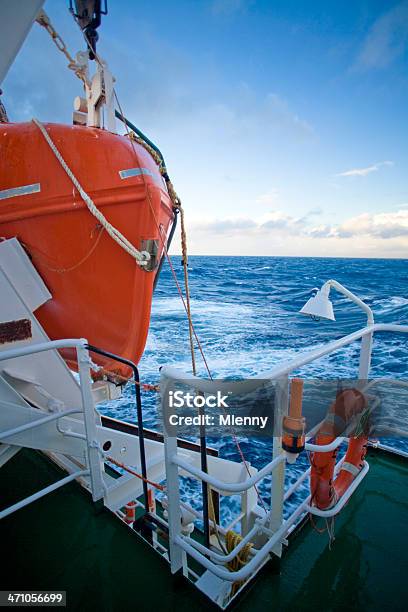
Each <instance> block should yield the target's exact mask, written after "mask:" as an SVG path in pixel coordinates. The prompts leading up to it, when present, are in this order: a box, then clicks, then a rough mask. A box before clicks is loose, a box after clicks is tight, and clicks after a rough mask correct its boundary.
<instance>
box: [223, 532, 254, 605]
mask: <svg viewBox="0 0 408 612" xmlns="http://www.w3.org/2000/svg"><path fill="white" fill-rule="evenodd" d="M241 540H242V537H241V536H240V535H239V534H238V533H236V532H235V531H232V530H230V531H227V533H226V535H225V544H226V546H227V551H228V552H229V553H230V552H231V551H232V550H233V549H234V548H235V547H236V546H237V545H238V544H239V543H240V542H241ZM252 546H253V544H252V542H248V543H247V544H245V546H244V547H243V549H242V550H241V551H240V552H239V553H237V555H236V556H235V557H234V558H233V559H231V561H229V562H228V563H227V567H228V569H229V570H230V571H231V572H236V571H238V570H239V569H241V567H243V566H244V565H245V564H246V563H247V562H248V557H249V554H250V552H251V548H252ZM244 582H245V581H244V580H239V581H237V582H234V583H233V584H232V587H231V595H235V593H236V592H237V591H238V589H239V588H240V587H241V586H242V585H243V584H244Z"/></svg>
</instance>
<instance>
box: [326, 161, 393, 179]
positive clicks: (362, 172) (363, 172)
mask: <svg viewBox="0 0 408 612" xmlns="http://www.w3.org/2000/svg"><path fill="white" fill-rule="evenodd" d="M393 165H394V162H392V161H382V162H377V163H376V164H373V165H372V166H367V168H353V169H352V170H346V171H345V172H340V173H339V174H336V176H367V174H371V172H377V171H378V170H379V169H380V168H382V167H383V166H393Z"/></svg>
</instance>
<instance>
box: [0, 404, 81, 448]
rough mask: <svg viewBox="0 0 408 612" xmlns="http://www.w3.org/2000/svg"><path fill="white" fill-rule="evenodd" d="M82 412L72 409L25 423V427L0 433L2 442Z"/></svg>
mask: <svg viewBox="0 0 408 612" xmlns="http://www.w3.org/2000/svg"><path fill="white" fill-rule="evenodd" d="M82 412H83V411H82V410H78V409H77V408H71V409H70V410H64V411H61V412H53V413H52V414H50V415H47V416H46V417H43V418H39V419H35V420H34V421H30V422H29V423H25V424H24V425H20V426H19V427H14V428H13V429H6V431H0V440H4V438H10V437H11V436H16V435H17V434H20V433H22V432H23V431H27V430H29V429H34V428H35V427H40V426H41V425H44V424H45V423H49V422H50V421H55V420H57V419H62V418H63V417H66V416H68V415H70V414H77V413H81V414H82Z"/></svg>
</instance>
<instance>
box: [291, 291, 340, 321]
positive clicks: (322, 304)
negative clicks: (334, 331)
mask: <svg viewBox="0 0 408 612" xmlns="http://www.w3.org/2000/svg"><path fill="white" fill-rule="evenodd" d="M329 291H330V288H328V290H327V289H326V287H324V286H323V287H322V288H321V289H320V291H318V292H317V293H316V295H314V296H312V297H311V298H310V299H309V300H308V301H307V302H306V304H305V305H304V306H303V308H302V310H301V311H300V312H301V313H302V314H305V315H310V316H311V317H316V319H330V321H335V320H336V319H335V316H334V312H333V304H332V303H331V301H330V300H329Z"/></svg>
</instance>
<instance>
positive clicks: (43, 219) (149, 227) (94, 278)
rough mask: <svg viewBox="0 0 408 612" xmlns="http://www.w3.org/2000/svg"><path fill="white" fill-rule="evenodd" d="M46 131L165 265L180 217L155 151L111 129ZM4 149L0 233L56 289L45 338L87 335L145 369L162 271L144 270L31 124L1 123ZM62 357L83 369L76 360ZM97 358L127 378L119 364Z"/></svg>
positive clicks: (54, 127) (44, 319)
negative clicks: (153, 303) (22, 250)
mask: <svg viewBox="0 0 408 612" xmlns="http://www.w3.org/2000/svg"><path fill="white" fill-rule="evenodd" d="M45 127H46V129H47V131H48V133H49V134H50V136H51V138H52V140H53V142H54V143H55V145H56V147H57V148H58V150H59V151H60V153H61V155H62V157H63V158H64V160H65V162H66V163H67V165H68V167H69V168H70V169H71V170H72V172H73V174H74V175H75V177H76V178H77V180H78V181H79V183H80V184H81V186H82V188H83V189H84V190H85V192H86V193H87V194H88V195H89V196H90V197H91V198H92V200H93V202H94V203H95V205H96V206H97V208H98V209H99V210H100V211H101V212H102V213H103V215H104V216H105V217H106V219H107V220H108V221H109V223H111V224H112V225H113V226H114V227H115V228H116V229H118V230H119V231H120V232H121V233H122V234H123V235H124V236H125V237H126V238H127V239H128V240H129V242H130V243H131V244H132V245H133V246H135V247H136V248H137V249H138V250H144V249H145V248H146V245H152V244H155V245H156V247H157V255H156V261H157V262H158V261H159V260H160V258H161V256H162V254H163V243H165V240H166V236H167V234H168V232H169V230H170V226H171V224H172V222H173V220H174V212H173V208H172V203H171V200H170V197H169V195H168V192H167V189H166V187H165V184H164V181H163V179H162V177H161V175H160V172H159V171H158V168H157V166H156V164H155V162H154V160H153V159H152V157H151V156H150V154H149V153H148V152H147V151H146V150H145V149H144V148H143V147H142V146H141V145H139V144H137V143H136V142H133V143H131V142H130V141H129V139H128V138H127V137H125V136H119V135H117V134H112V133H110V132H106V131H104V130H99V129H94V128H87V127H82V126H66V125H59V124H45ZM0 147H1V156H0V236H1V237H3V238H11V237H14V236H15V237H17V238H18V239H19V241H20V242H21V244H22V245H23V246H24V248H25V249H26V251H27V253H28V254H29V256H30V257H31V259H32V262H33V264H34V265H35V267H36V268H37V270H38V272H39V274H40V275H41V276H42V278H43V280H44V282H45V284H46V285H47V287H48V289H49V290H50V293H51V295H52V299H51V300H50V301H48V302H47V303H45V304H44V305H43V306H41V307H40V308H39V309H38V310H37V312H36V317H37V318H38V320H39V321H40V323H41V324H42V326H43V327H44V329H45V331H46V333H47V334H48V336H49V337H50V338H51V339H53V340H54V339H61V338H81V337H83V338H86V339H87V340H88V342H89V343H91V344H94V345H95V346H97V347H99V348H102V349H105V350H107V351H110V352H112V353H115V354H117V355H120V356H121V357H124V358H126V359H130V360H132V361H134V362H136V363H138V362H139V360H140V357H141V355H142V353H143V350H144V347H145V342H146V337H147V333H148V329H149V320H150V308H151V300H152V293H153V285H154V280H155V276H156V270H157V268H156V269H153V270H150V271H146V270H145V269H142V268H141V267H140V266H139V265H138V264H137V262H136V261H135V259H134V258H133V257H132V256H131V255H129V254H128V253H127V252H125V251H124V250H123V249H122V248H121V247H120V246H119V245H118V244H117V243H116V242H115V241H114V240H113V239H112V238H111V237H110V236H109V235H108V233H107V232H106V230H104V229H103V228H102V227H101V225H100V224H99V222H98V221H97V219H96V218H95V217H94V216H93V215H92V214H91V213H90V211H89V210H88V208H87V206H86V204H85V203H84V201H83V200H82V198H81V196H80V195H79V193H78V191H77V189H76V188H75V187H74V185H73V183H72V181H71V179H70V178H69V177H68V175H67V174H66V172H65V171H64V169H63V168H62V166H61V164H60V162H59V161H58V160H57V158H56V156H55V155H54V153H53V152H52V150H51V149H50V147H49V145H48V144H47V142H46V141H45V139H44V136H43V135H42V134H41V132H40V130H39V128H38V127H37V126H36V125H35V124H34V123H23V124H2V125H1V133H0ZM151 241H155V242H151ZM63 357H64V359H65V360H66V361H67V362H68V364H69V365H70V367H74V368H75V367H76V361H75V355H74V354H72V353H71V352H69V351H66V352H63ZM93 358H94V360H95V362H96V363H98V364H99V365H101V366H103V367H104V368H105V369H106V370H108V371H109V372H113V373H118V374H119V375H122V376H126V377H129V376H130V370H129V368H126V367H123V366H121V365H120V364H118V363H117V362H113V361H112V360H110V359H106V358H104V357H101V356H97V355H95V356H93Z"/></svg>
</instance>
